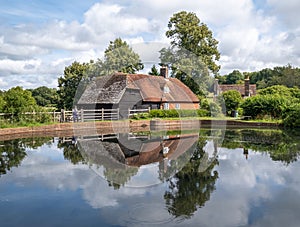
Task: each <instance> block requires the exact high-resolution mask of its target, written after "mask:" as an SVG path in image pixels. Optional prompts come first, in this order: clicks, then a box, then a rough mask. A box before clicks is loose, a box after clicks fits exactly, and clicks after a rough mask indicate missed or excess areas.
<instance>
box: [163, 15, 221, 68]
mask: <svg viewBox="0 0 300 227" xmlns="http://www.w3.org/2000/svg"><path fill="white" fill-rule="evenodd" d="M166 36H167V37H168V38H170V39H171V46H172V47H177V48H178V49H181V48H183V49H186V50H187V51H190V52H192V53H194V54H195V55H197V56H200V57H201V60H202V62H203V63H204V64H205V65H206V66H207V67H208V68H209V69H210V70H211V71H212V72H213V73H216V72H218V71H219V69H220V66H218V65H217V64H216V62H215V61H218V60H219V58H220V53H219V51H218V49H217V45H218V41H217V40H216V39H215V38H213V34H212V32H211V31H210V30H209V28H208V27H207V25H206V24H204V23H200V19H199V18H198V17H197V15H196V14H195V13H192V12H186V11H181V12H178V13H175V14H174V15H173V16H172V17H171V18H170V20H169V23H168V31H167V32H166Z"/></svg>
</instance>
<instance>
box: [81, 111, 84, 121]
mask: <svg viewBox="0 0 300 227" xmlns="http://www.w3.org/2000/svg"><path fill="white" fill-rule="evenodd" d="M83 117H84V114H83V109H81V110H80V118H81V122H84V119H83Z"/></svg>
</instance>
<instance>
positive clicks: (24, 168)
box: [1, 148, 145, 208]
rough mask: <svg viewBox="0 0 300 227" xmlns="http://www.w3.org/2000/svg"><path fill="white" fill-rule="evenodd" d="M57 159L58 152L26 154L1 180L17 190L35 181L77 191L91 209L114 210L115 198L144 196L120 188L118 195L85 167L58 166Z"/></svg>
mask: <svg viewBox="0 0 300 227" xmlns="http://www.w3.org/2000/svg"><path fill="white" fill-rule="evenodd" d="M57 152H58V153H57ZM59 156H60V157H62V152H61V151H60V150H59V149H55V148H53V149H52V154H50V153H49V152H47V151H46V152H45V153H43V152H35V151H32V150H28V151H27V157H26V158H25V159H24V161H23V162H22V165H21V167H19V168H15V169H14V170H13V171H12V173H10V174H6V175H4V178H3V179H1V180H4V181H6V182H12V183H15V184H17V185H19V186H21V185H22V186H31V185H33V184H34V182H35V181H39V184H42V185H45V186H47V187H49V188H50V189H54V190H72V191H75V190H78V189H81V190H82V193H83V198H84V199H85V200H86V201H87V202H88V203H89V204H90V205H91V206H92V207H93V208H101V207H106V206H116V205H118V199H119V198H122V197H128V196H135V195H139V194H144V193H145V191H144V190H143V189H139V190H137V189H132V188H121V189H120V190H119V191H114V190H113V188H111V187H109V186H108V183H107V182H106V181H105V180H103V179H101V178H100V177H99V176H98V175H97V174H95V173H94V172H93V171H92V170H91V169H90V168H89V167H88V166H87V165H84V164H76V165H73V164H71V163H69V162H67V161H63V162H62V161H61V160H59V159H57V157H59ZM53 157H54V158H53Z"/></svg>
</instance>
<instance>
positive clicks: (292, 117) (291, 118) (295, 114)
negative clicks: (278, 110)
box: [283, 103, 300, 128]
mask: <svg viewBox="0 0 300 227" xmlns="http://www.w3.org/2000/svg"><path fill="white" fill-rule="evenodd" d="M283 125H284V126H285V127H290V128H296V127H298V128H299V127H300V104H299V103H297V104H294V105H292V106H289V107H288V108H287V110H286V113H285V117H284V119H283Z"/></svg>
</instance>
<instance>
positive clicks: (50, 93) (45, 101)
mask: <svg viewBox="0 0 300 227" xmlns="http://www.w3.org/2000/svg"><path fill="white" fill-rule="evenodd" d="M28 90H29V91H31V93H32V96H33V97H34V99H35V100H36V103H37V105H39V106H45V107H46V106H47V107H56V106H57V105H58V94H57V90H56V89H55V88H48V87H46V86H42V87H38V88H35V89H28Z"/></svg>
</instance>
